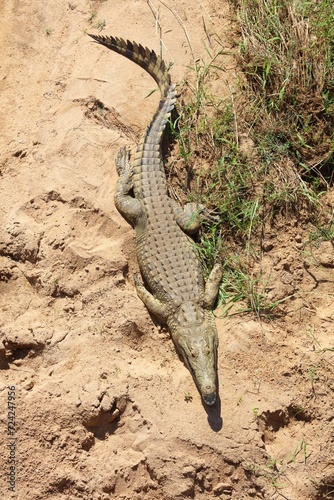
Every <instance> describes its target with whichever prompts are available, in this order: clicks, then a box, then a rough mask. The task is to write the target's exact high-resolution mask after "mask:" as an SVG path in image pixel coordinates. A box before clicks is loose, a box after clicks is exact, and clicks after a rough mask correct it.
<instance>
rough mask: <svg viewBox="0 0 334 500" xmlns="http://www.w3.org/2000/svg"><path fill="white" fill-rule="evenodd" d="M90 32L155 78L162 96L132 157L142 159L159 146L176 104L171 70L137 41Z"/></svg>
mask: <svg viewBox="0 0 334 500" xmlns="http://www.w3.org/2000/svg"><path fill="white" fill-rule="evenodd" d="M89 36H90V37H91V38H93V39H94V40H95V41H96V42H98V43H100V44H101V45H104V46H105V47H107V48H108V49H110V50H113V51H114V52H117V53H118V54H121V55H122V56H124V57H127V58H128V59H130V60H131V61H133V62H134V63H136V64H138V65H139V66H141V67H142V68H143V69H144V70H145V71H147V73H148V74H149V75H151V76H152V78H154V80H155V81H156V83H157V84H158V86H159V88H160V91H161V95H162V97H161V99H160V102H159V106H158V109H157V111H156V112H155V114H154V116H153V118H152V120H151V123H150V125H149V126H148V128H147V130H146V131H145V133H144V135H143V137H142V139H141V141H140V143H139V145H138V148H137V152H136V156H135V158H134V160H135V161H137V160H138V162H139V163H140V164H142V163H143V161H145V158H146V155H148V154H151V156H152V154H153V153H152V151H158V150H159V148H160V144H161V136H162V134H163V132H164V130H165V127H166V124H167V121H168V119H169V117H170V115H171V112H172V110H173V108H174V105H175V96H176V91H175V85H174V84H172V83H171V78H170V74H169V72H168V69H167V68H166V64H165V62H164V61H163V60H162V59H161V57H160V56H157V54H156V53H155V52H154V50H150V49H148V48H146V47H143V46H142V45H139V44H137V43H136V42H129V40H127V41H125V40H123V39H122V38H116V37H112V36H108V37H107V36H100V35H89ZM145 149H148V150H149V151H150V153H149V152H148V151H146V153H145V152H144V150H145ZM161 168H163V167H161Z"/></svg>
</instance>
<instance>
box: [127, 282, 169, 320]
mask: <svg viewBox="0 0 334 500" xmlns="http://www.w3.org/2000/svg"><path fill="white" fill-rule="evenodd" d="M134 280H135V285H136V290H137V295H138V297H139V298H140V300H142V301H143V302H144V304H145V306H146V307H147V309H148V310H149V311H150V313H152V314H153V315H154V316H155V317H156V318H158V319H159V320H160V321H162V322H163V323H166V319H167V316H168V311H167V307H166V304H163V303H162V302H160V300H158V299H156V298H155V297H154V296H153V295H152V294H151V293H150V292H149V291H148V290H146V288H145V286H144V284H143V283H142V281H141V280H140V279H139V277H138V275H137V274H135V275H134Z"/></svg>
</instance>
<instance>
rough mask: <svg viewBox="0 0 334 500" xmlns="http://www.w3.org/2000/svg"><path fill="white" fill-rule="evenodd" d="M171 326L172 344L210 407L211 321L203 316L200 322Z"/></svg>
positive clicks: (214, 340) (213, 392)
mask: <svg viewBox="0 0 334 500" xmlns="http://www.w3.org/2000/svg"><path fill="white" fill-rule="evenodd" d="M210 314H211V313H210ZM173 326H174V328H171V333H172V338H173V341H174V344H175V347H176V349H177V351H178V353H179V354H180V355H181V357H182V358H183V361H184V362H185V364H186V365H187V367H188V369H189V371H190V373H191V374H192V376H193V379H194V381H195V384H196V386H197V388H198V390H199V392H200V394H201V396H202V398H203V401H204V403H205V404H207V405H209V406H212V405H213V404H214V403H215V402H216V397H217V388H216V380H217V347H218V335H217V330H216V326H215V324H214V321H211V318H205V319H204V320H203V322H202V323H201V324H193V325H187V326H186V327H185V326H183V325H182V326H181V325H178V326H175V324H174V325H173Z"/></svg>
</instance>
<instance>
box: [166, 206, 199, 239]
mask: <svg viewBox="0 0 334 500" xmlns="http://www.w3.org/2000/svg"><path fill="white" fill-rule="evenodd" d="M172 208H173V213H174V216H175V220H176V222H177V223H178V225H179V226H180V228H181V229H182V230H183V231H184V232H185V233H186V234H194V233H196V232H197V231H198V230H199V228H200V226H201V223H202V217H201V214H202V212H203V209H204V205H202V204H200V203H187V204H186V205H185V206H184V207H182V206H181V205H180V204H179V203H178V202H177V201H176V200H172Z"/></svg>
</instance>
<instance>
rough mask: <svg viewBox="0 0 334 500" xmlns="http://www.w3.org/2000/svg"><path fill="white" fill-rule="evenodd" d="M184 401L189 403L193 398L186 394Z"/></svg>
mask: <svg viewBox="0 0 334 500" xmlns="http://www.w3.org/2000/svg"><path fill="white" fill-rule="evenodd" d="M184 400H185V402H186V403H191V402H192V400H193V397H192V395H191V394H190V393H189V392H186V393H185V394H184Z"/></svg>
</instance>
